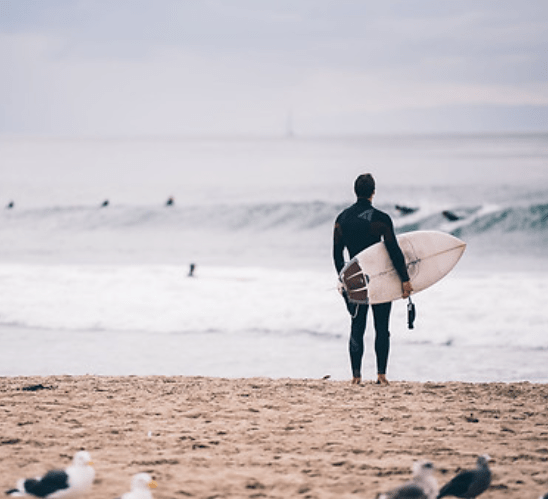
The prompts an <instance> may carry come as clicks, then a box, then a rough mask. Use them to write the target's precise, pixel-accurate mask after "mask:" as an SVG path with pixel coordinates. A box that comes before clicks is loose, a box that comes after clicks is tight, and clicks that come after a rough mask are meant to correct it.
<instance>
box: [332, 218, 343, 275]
mask: <svg viewBox="0 0 548 499" xmlns="http://www.w3.org/2000/svg"><path fill="white" fill-rule="evenodd" d="M344 247H345V245H344V241H343V235H342V229H341V226H340V224H339V221H338V220H337V221H336V222H335V229H334V230H333V262H334V263H335V268H336V269H337V273H338V274H340V273H341V270H342V268H343V267H344Z"/></svg>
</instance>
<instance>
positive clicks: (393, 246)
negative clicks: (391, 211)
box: [383, 217, 409, 282]
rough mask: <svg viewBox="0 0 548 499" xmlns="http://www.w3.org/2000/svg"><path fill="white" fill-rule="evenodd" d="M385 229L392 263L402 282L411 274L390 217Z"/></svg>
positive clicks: (384, 238) (384, 236) (384, 232)
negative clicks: (408, 271)
mask: <svg viewBox="0 0 548 499" xmlns="http://www.w3.org/2000/svg"><path fill="white" fill-rule="evenodd" d="M383 225H384V231H383V240H384V245H385V246H386V249H387V250H388V254H389V255H390V259H391V260H392V264H393V265H394V268H395V269H396V272H397V273H398V275H399V276H400V279H401V282H406V281H408V280H409V274H408V273H407V266H406V265H405V257H404V256H403V253H402V250H401V248H400V245H399V244H398V240H397V239H396V233H395V232H394V225H393V224H392V220H391V219H390V217H386V220H385V223H384V224H383Z"/></svg>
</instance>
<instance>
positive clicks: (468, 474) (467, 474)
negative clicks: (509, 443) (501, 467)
mask: <svg viewBox="0 0 548 499" xmlns="http://www.w3.org/2000/svg"><path fill="white" fill-rule="evenodd" d="M489 460H490V457H489V456H488V455H487V454H483V455H482V456H479V457H478V460H477V463H476V467H475V468H474V469H472V470H464V471H461V472H460V473H458V474H457V475H456V476H455V477H453V478H452V479H451V480H450V481H449V482H447V483H446V484H445V485H444V486H443V487H442V488H441V489H440V493H439V494H438V499H440V498H441V497H445V496H453V497H461V498H463V499H474V498H475V497H478V496H479V495H480V494H482V493H483V492H485V491H486V490H487V489H488V488H489V485H491V470H490V469H489V465H488V464H487V463H488V462H489Z"/></svg>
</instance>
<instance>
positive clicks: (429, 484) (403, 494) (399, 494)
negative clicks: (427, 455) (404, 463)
mask: <svg viewBox="0 0 548 499" xmlns="http://www.w3.org/2000/svg"><path fill="white" fill-rule="evenodd" d="M433 471H434V465H433V464H432V463H431V462H430V461H417V462H415V463H413V478H412V479H411V480H409V481H408V482H406V483H404V484H403V485H401V486H399V487H396V488H395V489H392V490H391V491H389V492H386V493H384V494H379V495H378V496H377V499H436V495H437V493H438V483H437V481H436V479H435V478H434V476H433V475H432V473H433Z"/></svg>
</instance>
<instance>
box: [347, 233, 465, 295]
mask: <svg viewBox="0 0 548 499" xmlns="http://www.w3.org/2000/svg"><path fill="white" fill-rule="evenodd" d="M397 239H398V243H399V245H400V248H401V250H402V252H403V255H404V257H405V262H406V265H407V272H408V273H409V278H410V280H411V284H412V285H413V293H418V292H419V291H422V290H423V289H426V288H428V287H429V286H432V284H434V283H436V282H438V281H439V280H440V279H441V278H442V277H444V276H445V275H447V274H448V273H449V272H450V271H451V269H452V268H453V267H454V266H455V265H456V264H457V262H458V261H459V259H460V257H461V256H462V254H463V253H464V250H465V248H466V243H465V242H464V241H461V240H460V239H458V238H456V237H455V236H452V235H450V234H446V233H445V232H438V231H426V230H425V231H414V232H407V233H405V234H401V235H399V236H397ZM339 278H340V280H341V283H342V288H343V289H344V290H345V291H346V293H347V295H348V298H349V300H350V301H352V302H354V303H370V304H375V303H385V302H389V301H394V300H397V299H398V298H401V294H402V287H401V280H400V278H399V276H398V273H397V272H396V269H395V268H394V266H393V265H392V260H391V259H390V255H389V254H388V251H387V249H386V246H385V245H384V243H383V242H380V243H377V244H374V245H373V246H370V247H369V248H367V249H365V250H364V251H362V252H361V253H358V254H357V255H356V256H355V257H354V258H352V260H350V261H349V262H348V263H347V264H346V265H345V266H344V268H343V269H342V271H341V273H340V276H339Z"/></svg>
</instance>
